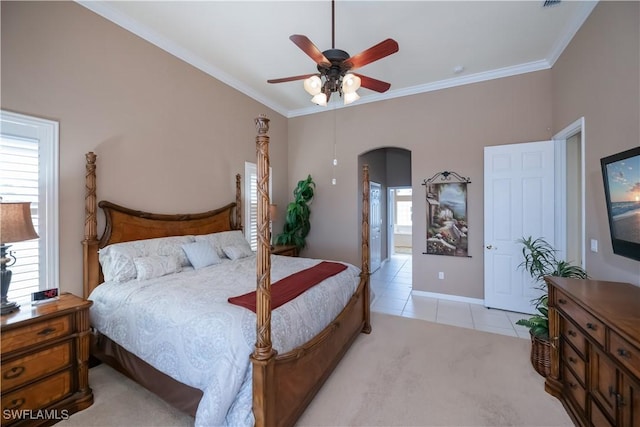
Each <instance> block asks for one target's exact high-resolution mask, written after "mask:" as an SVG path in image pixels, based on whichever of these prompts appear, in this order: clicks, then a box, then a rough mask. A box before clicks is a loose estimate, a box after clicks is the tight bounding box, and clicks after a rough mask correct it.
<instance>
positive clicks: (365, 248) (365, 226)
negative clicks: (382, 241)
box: [360, 165, 371, 334]
mask: <svg viewBox="0 0 640 427" xmlns="http://www.w3.org/2000/svg"><path fill="white" fill-rule="evenodd" d="M369 193H370V185H369V165H363V166H362V272H361V273H360V275H361V277H362V278H363V279H364V280H366V281H367V286H365V287H364V326H363V327H362V332H364V333H367V334H368V333H370V332H371V309H370V308H371V296H370V290H369V283H368V282H369V257H370V256H371V254H370V250H369V203H370V202H369Z"/></svg>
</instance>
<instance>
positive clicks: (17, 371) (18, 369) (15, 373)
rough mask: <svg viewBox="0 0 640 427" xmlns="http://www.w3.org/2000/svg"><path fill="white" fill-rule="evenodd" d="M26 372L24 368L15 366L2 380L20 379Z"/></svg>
mask: <svg viewBox="0 0 640 427" xmlns="http://www.w3.org/2000/svg"><path fill="white" fill-rule="evenodd" d="M23 372H24V366H14V367H13V368H11V369H9V370H8V371H7V372H5V373H4V375H3V376H2V378H4V379H5V380H12V379H14V378H18V377H19V376H20V375H22V373H23Z"/></svg>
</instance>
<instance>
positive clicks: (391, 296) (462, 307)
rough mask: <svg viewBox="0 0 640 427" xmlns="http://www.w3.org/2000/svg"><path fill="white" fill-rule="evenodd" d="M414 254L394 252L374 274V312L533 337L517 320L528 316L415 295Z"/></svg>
mask: <svg viewBox="0 0 640 427" xmlns="http://www.w3.org/2000/svg"><path fill="white" fill-rule="evenodd" d="M411 262H412V259H411V255H402V254H396V255H393V256H392V257H391V258H390V259H389V260H388V261H387V262H385V263H384V264H383V265H382V267H380V268H379V269H378V270H377V271H376V272H375V273H373V274H372V275H371V289H372V291H373V294H374V299H373V303H372V305H371V309H372V310H373V311H377V312H381V313H387V314H393V315H397V316H404V317H412V318H415V319H422V320H428V321H431V322H436V323H446V324H448V325H454V326H460V327H464V328H471V329H477V330H481V331H486V332H493V333H497V334H502V335H510V336H514V337H520V338H525V339H530V337H529V330H528V329H527V328H525V327H524V326H519V325H516V324H515V322H516V321H517V320H519V319H522V318H523V317H524V318H526V317H528V315H526V314H521V313H514V312H510V311H502V310H497V309H488V308H486V307H484V306H483V305H480V304H469V303H466V302H459V301H450V300H446V299H438V298H429V297H425V296H419V295H412V294H411Z"/></svg>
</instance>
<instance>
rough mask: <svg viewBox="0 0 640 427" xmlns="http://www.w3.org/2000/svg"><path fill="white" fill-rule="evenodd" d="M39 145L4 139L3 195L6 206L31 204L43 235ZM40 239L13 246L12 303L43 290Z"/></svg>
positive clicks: (0, 149)
mask: <svg viewBox="0 0 640 427" xmlns="http://www.w3.org/2000/svg"><path fill="white" fill-rule="evenodd" d="M39 168H40V165H39V143H38V140H36V139H29V138H17V137H11V136H8V135H2V137H1V138H0V195H1V196H2V201H3V202H31V217H32V220H33V226H34V228H35V230H36V232H37V233H38V234H40V221H39V219H40V218H39V217H40V215H39V209H38V207H39V204H38V200H39ZM39 242H40V240H39V239H34V240H28V241H25V242H15V243H10V245H11V247H10V249H9V251H11V252H13V254H14V255H15V257H16V263H15V264H14V265H13V266H11V267H10V270H11V271H12V278H11V284H10V287H9V294H8V300H10V301H11V300H16V299H22V298H28V297H30V295H31V293H32V292H36V291H38V290H39V289H40V274H39V271H40V255H39V254H40V246H39Z"/></svg>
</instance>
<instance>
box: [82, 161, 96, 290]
mask: <svg viewBox="0 0 640 427" xmlns="http://www.w3.org/2000/svg"><path fill="white" fill-rule="evenodd" d="M85 157H86V173H85V197H84V240H83V241H82V250H83V253H82V256H83V258H84V259H83V263H82V265H83V272H82V273H83V278H82V286H83V296H84V298H88V297H89V294H90V293H91V290H92V289H93V288H95V287H96V286H97V285H98V283H100V277H99V276H100V269H95V268H91V266H95V265H98V259H97V258H98V245H99V242H98V233H97V230H98V219H97V217H96V207H97V203H96V157H97V156H96V155H95V153H94V152H92V151H91V152H89V153H87V154H86V155H85Z"/></svg>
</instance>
